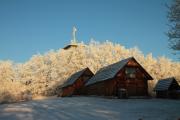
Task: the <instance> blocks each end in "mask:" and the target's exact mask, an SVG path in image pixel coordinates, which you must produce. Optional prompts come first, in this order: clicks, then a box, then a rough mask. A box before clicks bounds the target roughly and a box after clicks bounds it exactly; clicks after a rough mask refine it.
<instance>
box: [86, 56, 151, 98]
mask: <svg viewBox="0 0 180 120" xmlns="http://www.w3.org/2000/svg"><path fill="white" fill-rule="evenodd" d="M152 79H153V78H152V77H151V76H150V75H149V74H148V73H147V72H146V70H145V69H144V68H143V67H142V66H141V65H140V64H139V63H138V62H137V61H136V60H135V58H134V57H130V58H127V59H124V60H122V61H120V62H117V63H114V64H111V65H109V66H106V67H104V68H101V69H100V70H99V71H98V72H97V73H96V74H95V75H94V76H93V77H92V78H91V79H90V80H89V81H88V82H87V83H86V93H87V95H102V96H117V95H118V94H119V91H121V90H122V91H126V93H127V96H128V97H129V96H148V80H152Z"/></svg>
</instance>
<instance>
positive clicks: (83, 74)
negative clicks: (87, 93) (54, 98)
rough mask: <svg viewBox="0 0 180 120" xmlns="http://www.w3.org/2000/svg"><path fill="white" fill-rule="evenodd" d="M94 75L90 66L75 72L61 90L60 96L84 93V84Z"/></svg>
mask: <svg viewBox="0 0 180 120" xmlns="http://www.w3.org/2000/svg"><path fill="white" fill-rule="evenodd" d="M93 75H94V74H93V72H92V71H91V70H90V69H89V68H85V69H82V70H80V71H78V72H76V73H74V74H73V75H71V76H70V77H69V78H68V79H67V81H66V82H65V83H64V85H63V86H62V87H61V92H60V93H59V94H58V96H61V97H66V96H72V95H82V94H84V91H83V88H84V85H85V83H86V82H88V80H89V79H90V78H91V77H92V76H93Z"/></svg>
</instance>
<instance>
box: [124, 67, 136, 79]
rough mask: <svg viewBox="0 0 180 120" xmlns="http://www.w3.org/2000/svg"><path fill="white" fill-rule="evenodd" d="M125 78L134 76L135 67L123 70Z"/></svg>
mask: <svg viewBox="0 0 180 120" xmlns="http://www.w3.org/2000/svg"><path fill="white" fill-rule="evenodd" d="M125 73H126V76H127V78H135V77H136V69H135V68H131V67H128V68H126V70H125Z"/></svg>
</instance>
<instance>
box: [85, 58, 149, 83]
mask: <svg viewBox="0 0 180 120" xmlns="http://www.w3.org/2000/svg"><path fill="white" fill-rule="evenodd" d="M131 59H133V60H135V58H134V57H129V58H126V59H123V60H121V61H119V62H116V63H114V64H111V65H109V66H106V67H103V68H101V69H100V70H99V71H98V72H97V73H96V74H95V75H94V76H93V77H92V78H91V79H90V80H89V81H88V82H87V83H86V86H88V85H91V84H94V83H96V82H101V81H104V80H108V79H111V78H113V77H114V76H115V75H116V74H117V73H118V72H119V71H120V70H121V69H122V68H123V67H124V66H125V65H126V64H127V63H128V62H129V60H131ZM135 61H136V60H135ZM136 62H137V61H136ZM140 67H142V66H141V65H140ZM142 69H143V67H142ZM143 71H144V72H145V73H146V75H147V76H148V78H149V79H153V78H152V77H151V76H150V75H149V74H148V73H147V72H146V71H145V69H143Z"/></svg>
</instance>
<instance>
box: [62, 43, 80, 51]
mask: <svg viewBox="0 0 180 120" xmlns="http://www.w3.org/2000/svg"><path fill="white" fill-rule="evenodd" d="M71 47H74V48H75V47H78V45H77V44H70V45H67V46H65V47H64V48H63V49H64V50H67V49H69V48H71Z"/></svg>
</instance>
